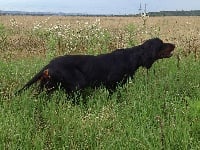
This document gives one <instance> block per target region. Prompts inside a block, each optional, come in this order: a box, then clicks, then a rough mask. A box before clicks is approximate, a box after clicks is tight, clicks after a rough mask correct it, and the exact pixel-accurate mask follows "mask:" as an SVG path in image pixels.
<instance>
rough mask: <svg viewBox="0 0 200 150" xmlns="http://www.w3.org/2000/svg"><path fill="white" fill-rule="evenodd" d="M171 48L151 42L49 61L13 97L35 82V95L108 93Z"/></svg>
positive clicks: (164, 55) (164, 44) (158, 42)
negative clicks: (102, 89) (99, 89)
mask: <svg viewBox="0 0 200 150" xmlns="http://www.w3.org/2000/svg"><path fill="white" fill-rule="evenodd" d="M174 48H175V45H174V44H172V43H163V41H162V40H161V39H159V38H153V39H149V40H147V41H145V42H144V43H143V44H141V45H138V46H135V47H132V48H126V49H117V50H115V51H113V52H111V53H107V54H100V55H97V56H93V55H65V56H59V57H57V58H54V59H53V60H51V61H50V63H49V64H48V65H46V66H45V67H44V68H43V69H42V70H41V71H40V72H39V73H37V74H36V75H35V76H34V77H33V78H32V79H31V80H30V81H29V82H28V83H26V85H25V86H24V87H23V88H22V89H20V90H19V91H18V92H17V93H20V92H21V91H23V90H25V89H27V88H29V87H30V86H31V85H32V84H34V83H36V82H37V81H39V82H40V84H39V89H40V90H39V91H43V90H44V89H46V92H47V93H51V92H53V91H55V90H57V89H59V87H60V88H61V89H64V90H65V91H66V93H67V94H69V93H73V92H75V91H81V90H83V89H85V88H87V87H92V88H95V87H99V86H101V85H103V86H105V87H106V89H108V91H109V92H112V91H115V89H116V87H117V85H118V84H119V83H120V84H122V85H123V84H124V83H126V81H127V80H128V78H129V77H131V78H132V77H133V76H134V73H135V71H136V70H137V69H138V68H139V67H140V66H142V67H145V68H147V69H149V68H150V67H151V66H152V64H153V63H154V62H155V61H156V60H158V59H162V58H169V57H171V56H172V53H173V50H174Z"/></svg>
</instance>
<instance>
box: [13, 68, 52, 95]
mask: <svg viewBox="0 0 200 150" xmlns="http://www.w3.org/2000/svg"><path fill="white" fill-rule="evenodd" d="M46 77H49V70H48V69H47V66H45V67H44V68H43V69H42V70H41V71H40V72H38V73H37V74H36V75H35V76H34V77H33V78H32V79H31V80H30V81H28V82H27V83H26V84H25V85H24V86H23V87H22V88H21V89H20V90H18V91H17V92H16V93H15V95H18V94H20V93H21V92H22V91H24V90H26V89H28V88H29V87H30V86H31V85H33V84H34V83H36V82H37V81H40V80H42V79H43V78H46Z"/></svg>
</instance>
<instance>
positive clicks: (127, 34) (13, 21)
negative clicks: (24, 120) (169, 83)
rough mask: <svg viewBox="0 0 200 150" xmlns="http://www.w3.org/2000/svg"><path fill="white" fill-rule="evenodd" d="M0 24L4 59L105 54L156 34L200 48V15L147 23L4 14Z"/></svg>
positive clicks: (187, 48)
mask: <svg viewBox="0 0 200 150" xmlns="http://www.w3.org/2000/svg"><path fill="white" fill-rule="evenodd" d="M0 23H1V28H0V33H1V34H0V50H1V51H2V52H1V56H0V58H1V59H4V60H8V59H13V58H21V57H27V56H32V55H38V53H39V54H40V55H41V56H42V55H44V54H45V55H46V52H47V51H48V50H49V49H51V51H52V49H55V52H54V55H60V54H65V53H91V51H98V52H99V53H103V52H105V51H109V50H113V49H116V48H119V47H128V46H133V45H135V44H139V43H141V42H143V41H144V40H146V39H148V38H152V37H160V38H162V39H163V40H164V41H170V42H173V43H175V44H176V45H177V47H178V51H177V53H182V54H184V55H188V54H189V53H191V52H193V53H195V57H198V55H199V51H200V50H199V49H200V41H199V40H198V39H200V17H150V18H148V20H147V23H146V26H144V25H143V20H142V19H141V18H136V17H57V16H51V17H48V16H41V17H35V16H0ZM90 31H91V32H90ZM105 36H106V37H105ZM127 41H128V42H127ZM93 43H94V44H93ZM102 46H103V48H102Z"/></svg>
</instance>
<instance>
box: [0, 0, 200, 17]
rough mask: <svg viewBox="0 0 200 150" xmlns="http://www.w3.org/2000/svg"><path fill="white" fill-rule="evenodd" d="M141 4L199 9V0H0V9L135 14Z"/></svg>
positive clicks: (153, 7) (150, 8) (149, 7)
mask: <svg viewBox="0 0 200 150" xmlns="http://www.w3.org/2000/svg"><path fill="white" fill-rule="evenodd" d="M140 3H141V5H142V9H144V5H145V4H146V5H147V12H152V11H167V10H200V0H0V10H9V11H11V10H14V11H29V12H64V13H86V14H116V15H123V14H136V13H139V11H138V9H139V7H140Z"/></svg>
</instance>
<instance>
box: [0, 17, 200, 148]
mask: <svg viewBox="0 0 200 150" xmlns="http://www.w3.org/2000/svg"><path fill="white" fill-rule="evenodd" d="M199 24H200V18H199V17H155V18H153V17H150V18H148V19H147V22H146V25H143V20H142V19H141V18H131V17H102V18H100V17H97V18H92V17H36V16H35V17H31V16H0V54H1V55H0V149H152V150H155V149H163V150H165V149H181V150H182V149H183V150H184V149H200V115H199V114H200V76H199V70H200V58H199V55H200V43H199V39H200V26H199ZM153 37H160V38H162V39H163V40H164V41H165V42H166V41H168V42H172V43H175V44H176V49H175V53H174V56H173V57H172V58H170V59H165V60H160V61H159V62H157V63H155V64H154V65H153V67H152V68H151V69H150V70H149V72H148V74H147V72H146V70H145V69H143V68H140V69H139V70H138V71H137V73H136V75H135V78H134V79H133V80H130V81H129V83H127V84H126V85H125V86H124V87H119V88H118V92H120V93H121V97H120V98H119V97H118V96H117V93H118V92H116V93H114V94H113V95H112V97H111V98H110V99H108V98H107V97H108V92H107V91H106V89H105V88H99V89H96V90H91V89H88V92H89V93H90V94H88V96H87V97H86V100H87V103H86V104H82V103H80V104H77V105H74V104H72V103H71V101H70V99H66V97H65V93H64V92H63V91H56V92H55V93H54V94H53V95H52V96H51V97H49V96H47V95H46V94H45V93H42V94H40V95H35V92H36V91H35V90H34V87H33V88H31V89H30V90H27V91H25V92H24V93H23V94H22V95H19V96H14V94H13V93H14V92H15V91H17V90H18V89H19V88H20V87H22V86H23V85H24V84H25V83H26V82H27V81H28V80H29V79H30V78H31V77H32V76H33V75H34V74H35V73H36V72H37V71H38V70H39V69H40V68H41V67H42V66H44V65H45V64H46V63H48V61H49V60H50V59H52V58H53V57H55V56H58V55H63V54H77V53H78V54H94V55H96V54H99V53H106V52H109V51H112V50H114V49H116V48H121V47H130V46H134V45H137V44H140V43H141V42H143V41H145V40H146V39H148V38H153ZM81 100H82V98H80V101H81Z"/></svg>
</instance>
